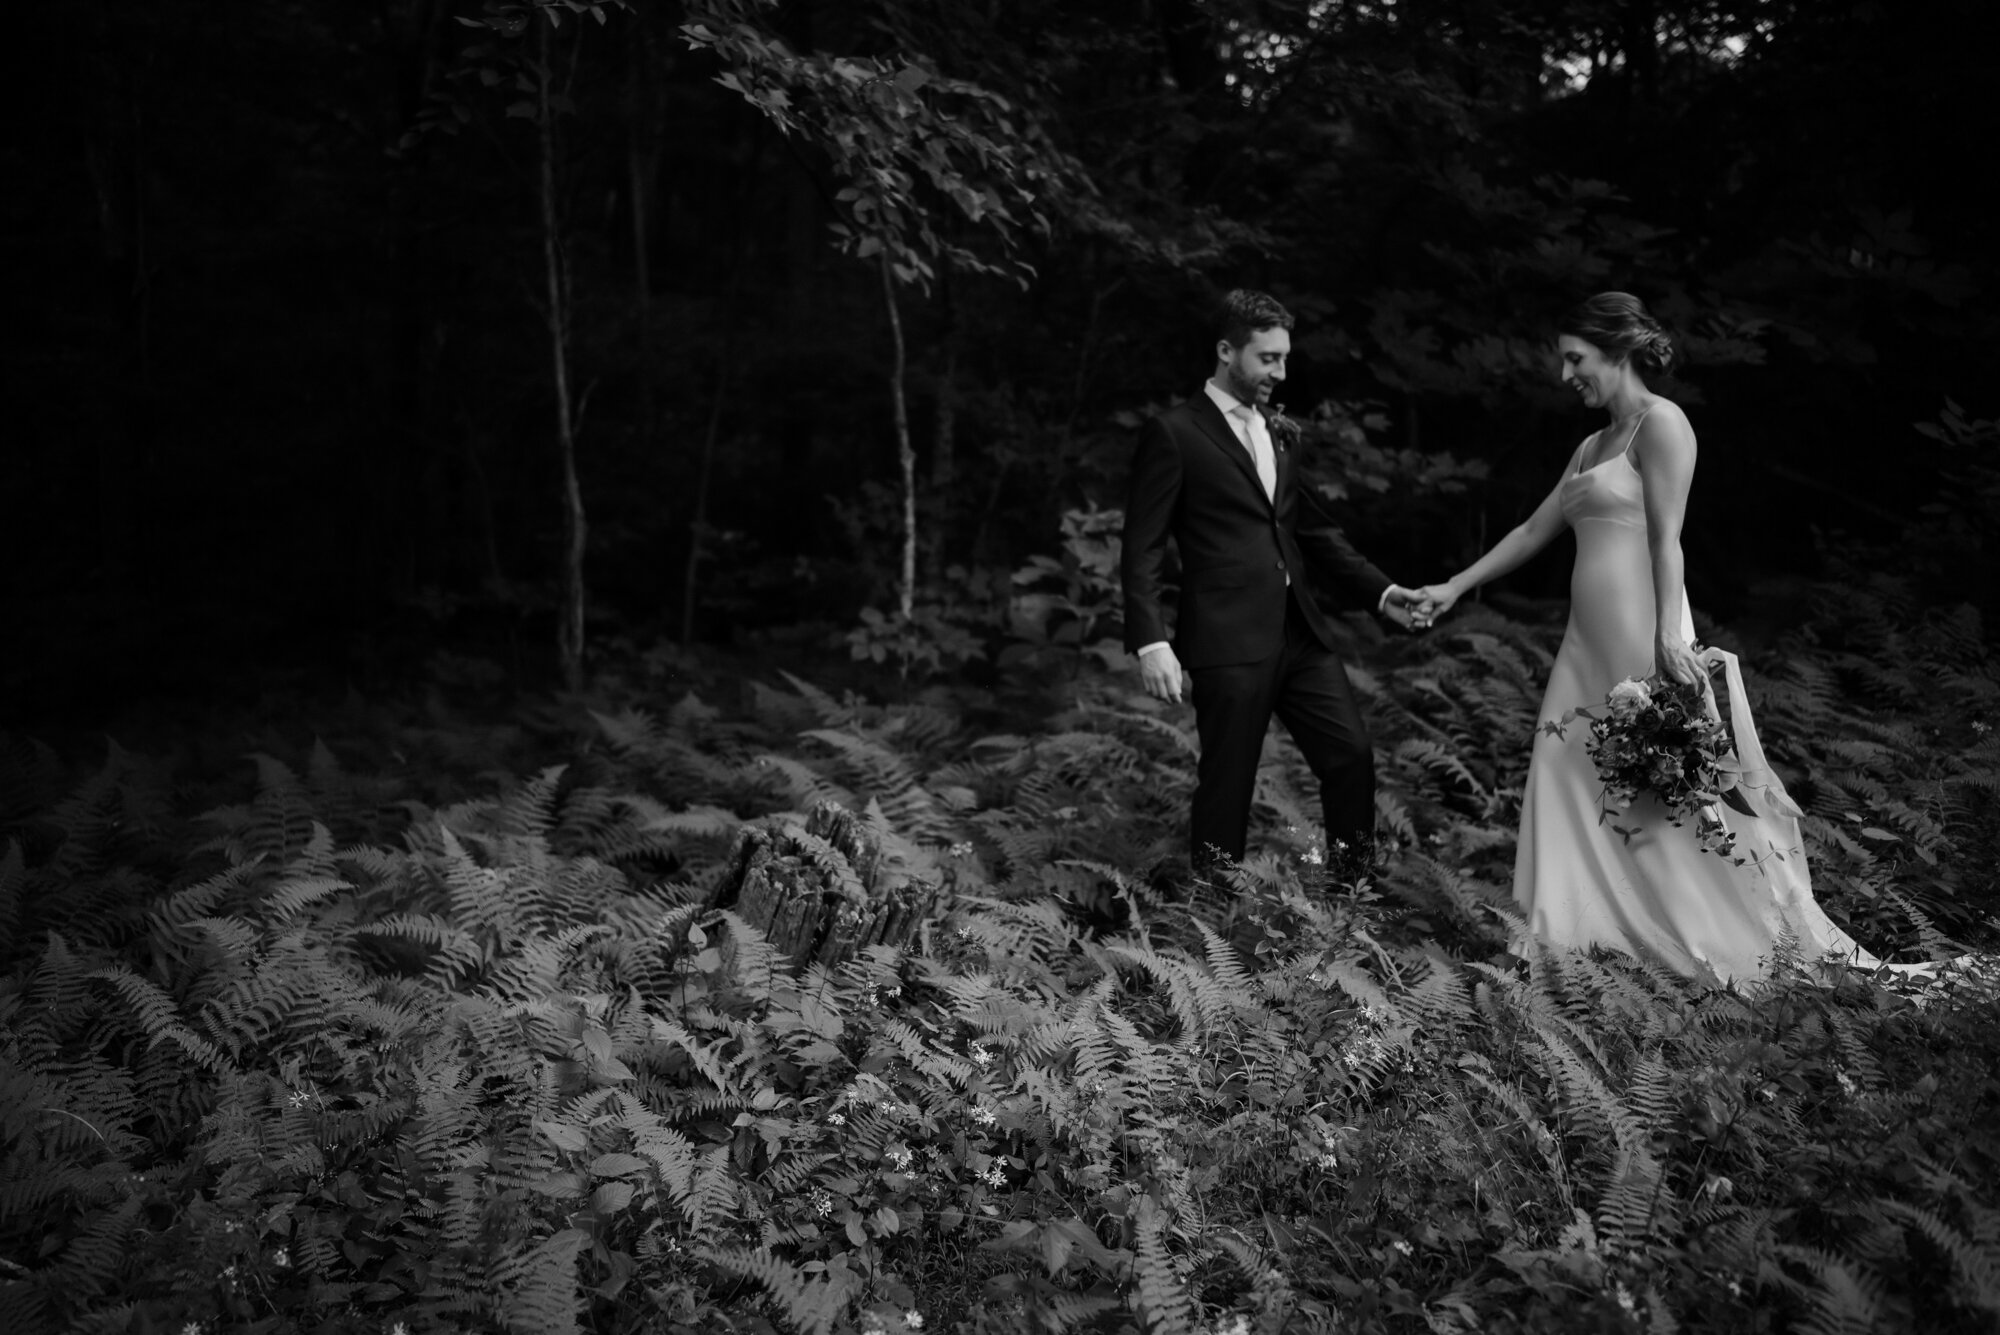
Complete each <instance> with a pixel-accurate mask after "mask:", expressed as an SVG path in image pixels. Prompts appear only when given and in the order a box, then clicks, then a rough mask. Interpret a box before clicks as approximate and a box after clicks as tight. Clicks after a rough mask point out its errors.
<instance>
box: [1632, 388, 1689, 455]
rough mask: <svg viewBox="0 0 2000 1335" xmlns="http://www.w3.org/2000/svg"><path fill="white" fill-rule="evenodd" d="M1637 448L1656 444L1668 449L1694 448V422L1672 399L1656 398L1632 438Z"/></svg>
mask: <svg viewBox="0 0 2000 1335" xmlns="http://www.w3.org/2000/svg"><path fill="white" fill-rule="evenodd" d="M1632 445H1633V447H1634V448H1635V449H1636V448H1638V447H1640V446H1641V445H1654V446H1656V447H1665V448H1667V449H1689V450H1691V449H1693V448H1694V423H1692V422H1690V421H1688V415H1687V414H1686V413H1685V412H1683V411H1682V410H1681V406H1680V405H1679V404H1678V403H1675V402H1674V401H1673V400H1672V399H1655V400H1654V401H1653V402H1652V404H1651V405H1650V406H1649V407H1648V408H1647V409H1646V417H1645V420H1644V421H1642V422H1640V423H1639V430H1638V431H1637V433H1635V434H1634V436H1633V438H1632Z"/></svg>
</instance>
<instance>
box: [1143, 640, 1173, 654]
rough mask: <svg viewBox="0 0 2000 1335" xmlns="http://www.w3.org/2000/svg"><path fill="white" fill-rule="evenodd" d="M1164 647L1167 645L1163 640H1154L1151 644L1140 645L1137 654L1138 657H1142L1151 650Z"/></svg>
mask: <svg viewBox="0 0 2000 1335" xmlns="http://www.w3.org/2000/svg"><path fill="white" fill-rule="evenodd" d="M1166 647H1167V642H1166V641H1165V640H1154V641H1153V642H1152V643H1151V644H1142V645H1140V646H1139V654H1138V656H1139V657H1140V658H1144V657H1145V656H1146V655H1147V654H1150V653H1152V652H1153V650H1155V649H1164V648H1166Z"/></svg>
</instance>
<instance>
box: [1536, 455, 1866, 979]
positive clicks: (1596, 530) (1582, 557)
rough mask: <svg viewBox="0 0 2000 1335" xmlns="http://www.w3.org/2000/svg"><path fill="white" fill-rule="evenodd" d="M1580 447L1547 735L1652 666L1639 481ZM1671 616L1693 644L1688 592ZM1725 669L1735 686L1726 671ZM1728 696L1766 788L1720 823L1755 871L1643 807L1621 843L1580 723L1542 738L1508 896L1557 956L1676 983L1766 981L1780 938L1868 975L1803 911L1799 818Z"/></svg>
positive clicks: (1817, 915)
mask: <svg viewBox="0 0 2000 1335" xmlns="http://www.w3.org/2000/svg"><path fill="white" fill-rule="evenodd" d="M1593 439H1594V438H1593ZM1589 446H1590V441H1589V440H1586V441H1585V442H1584V443H1583V444H1582V445H1580V446H1578V447H1577V452H1576V454H1575V456H1574V457H1572V458H1571V460H1570V463H1569V467H1568V469H1567V470H1566V471H1565V474H1564V477H1563V481H1562V483H1561V488H1562V490H1561V500H1562V512H1563V516H1564V518H1565V519H1567V520H1568V521H1569V524H1570V526H1571V527H1572V528H1573V529H1574V530H1575V531H1576V569H1575V572H1574V574H1573V575H1572V577H1571V580H1570V611H1569V629H1568V630H1567V631H1566V632H1565V634H1564V635H1563V641H1562V648H1561V649H1560V650H1559V651H1558V652H1557V654H1556V661H1555V668H1554V670H1553V671H1552V672H1551V673H1550V676H1549V687H1548V692H1547V694H1546V695H1544V696H1543V699H1542V712H1541V716H1540V717H1541V721H1542V722H1544V723H1548V722H1555V721H1558V720H1560V719H1561V718H1562V716H1563V714H1564V713H1565V712H1566V711H1567V710H1570V709H1572V708H1575V707H1576V706H1579V705H1588V706H1597V705H1602V704H1603V703H1604V697H1605V694H1606V693H1607V692H1608V691H1609V690H1610V689H1611V688H1612V686H1614V685H1616V684H1617V683H1618V682H1620V681H1622V680H1624V679H1625V678H1627V677H1643V676H1645V675H1646V674H1647V672H1649V671H1650V670H1651V668H1652V663H1653V624H1654V622H1653V575H1652V558H1651V555H1650V553H1649V552H1648V549H1647V546H1646V511H1645V504H1644V496H1645V483H1644V480H1643V479H1642V478H1641V476H1640V474H1639V471H1638V470H1637V469H1636V468H1635V467H1634V466H1633V464H1632V458H1631V451H1630V449H1629V448H1628V449H1627V450H1625V451H1624V452H1622V453H1620V454H1618V455H1615V456H1613V457H1612V458H1610V459H1607V460H1605V461H1603V462H1602V463H1600V464H1598V465H1597V466H1596V467H1594V468H1588V469H1586V468H1583V467H1582V463H1583V458H1584V455H1585V453H1586V451H1587V450H1588V448H1589ZM1680 619H1681V634H1683V635H1684V636H1686V637H1687V639H1688V642H1689V643H1690V644H1692V643H1693V642H1694V618H1693V616H1692V614H1691V612H1690V610H1689V608H1688V606H1687V602H1686V597H1685V595H1683V598H1682V605H1681V617H1680ZM1710 652H1711V653H1714V651H1710ZM1719 656H1721V657H1727V656H1726V655H1719ZM1729 666H1730V668H1731V671H1732V675H1733V673H1734V666H1735V665H1734V662H1733V660H1731V661H1730V663H1729ZM1733 684H1734V685H1735V687H1736V689H1733V690H1731V691H1730V692H1729V695H1730V704H1731V706H1732V711H1731V712H1732V718H1733V722H1734V724H1735V733H1736V741H1737V749H1738V752H1739V755H1740V756H1741V758H1742V760H1743V761H1744V763H1745V765H1746V767H1748V768H1750V769H1751V770H1752V771H1753V772H1754V773H1755V774H1756V778H1757V779H1758V780H1760V781H1762V782H1763V784H1764V786H1762V787H1760V788H1758V789H1755V790H1752V791H1750V792H1749V793H1748V794H1747V795H1748V796H1749V798H1750V804H1751V805H1752V806H1754V807H1755V808H1756V809H1757V811H1758V815H1757V816H1756V817H1755V818H1752V817H1749V816H1744V815H1741V814H1739V813H1738V812H1736V811H1733V810H1729V809H1728V808H1723V810H1722V813H1721V814H1722V816H1723V818H1724V819H1725V820H1726V821H1727V822H1728V825H1729V828H1730V829H1731V831H1733V832H1734V833H1735V835H1736V850H1737V853H1738V855H1739V856H1750V857H1753V858H1757V859H1760V860H1761V862H1760V865H1758V866H1754V867H1753V866H1739V865H1735V864H1734V863H1732V862H1731V861H1730V860H1728V859H1727V858H1724V857H1721V856H1718V855H1717V854H1714V853H1710V852H1705V851H1703V850H1702V849H1701V847H1700V846H1699V845H1698V844H1697V843H1696V840H1695V830H1694V825H1693V823H1692V822H1689V823H1687V824H1684V825H1680V826H1675V825H1672V824H1670V823H1669V822H1668V819H1667V813H1666V810H1665V808H1664V807H1662V806H1661V805H1660V803H1659V802H1658V801H1657V799H1654V798H1652V797H1650V796H1645V797H1641V798H1640V799H1639V801H1638V802H1637V803H1636V804H1634V805H1633V806H1632V807H1631V808H1629V809H1627V810H1626V812H1625V813H1624V814H1623V815H1622V816H1621V817H1619V818H1617V820H1616V823H1617V824H1619V825H1622V826H1624V827H1626V828H1627V829H1631V828H1634V827H1636V828H1637V830H1638V833H1636V834H1634V835H1633V836H1632V838H1631V840H1630V841H1629V842H1628V841H1627V840H1626V839H1625V838H1624V836H1622V835H1620V834H1619V833H1618V832H1617V831H1615V830H1614V829H1612V822H1611V821H1600V820H1599V814H1600V811H1601V805H1600V802H1599V795H1600V793H1601V792H1602V790H1603V784H1602V782H1601V781H1600V780H1599V779H1598V777H1597V769H1596V766H1595V765H1593V764H1592V763H1591V759H1590V756H1589V754H1588V753H1587V752H1586V751H1585V750H1584V743H1585V740H1586V739H1587V738H1588V737H1589V735H1590V731H1589V725H1588V724H1587V723H1586V722H1584V721H1583V720H1580V719H1579V720H1576V721H1574V722H1572V723H1571V724H1570V725H1569V727H1568V728H1567V729H1566V730H1565V731H1566V734H1567V735H1566V736H1563V737H1557V736H1552V735H1550V734H1548V733H1546V732H1541V731H1538V732H1537V733H1536V735H1535V743H1534V754H1533V758H1532V759H1531V760H1530V762H1529V766H1528V787H1527V794H1526V797H1525V799H1524V800H1523V802H1522V805H1521V842H1520V848H1519V851H1518V853H1517V854H1516V857H1515V863H1514V898H1515V900H1516V901H1517V902H1518V903H1519V904H1520V905H1521V907H1522V909H1523V910H1524V912H1525V913H1526V915H1527V919H1528V924H1529V926H1530V927H1531V928H1532V929H1533V930H1534V931H1535V932H1536V933H1537V934H1539V935H1541V936H1543V937H1546V938H1548V939H1549V940H1551V941H1556V942H1561V943H1563V944H1566V945H1575V946H1587V945H1605V946H1612V947H1615V948H1617V949H1620V950H1624V951H1627V952H1629V953H1631V954H1635V955H1650V956H1652V957H1653V958H1655V959H1658V960H1660V961H1662V962H1663V963H1665V964H1666V965H1668V966H1669V967H1671V968H1673V969H1675V970H1677V971H1679V972H1681V973H1685V974H1692V975H1707V974H1711V973H1712V974H1713V975H1715V976H1716V977H1718V978H1721V979H1724V980H1728V979H1735V978H1754V977H1757V976H1759V975H1761V974H1763V973H1765V972H1766V970H1767V966H1768V963H1769V961H1770V960H1771V958H1772V955H1773V952H1774V947H1775V946H1776V945H1777V942H1778V939H1779V937H1780V935H1781V934H1788V935H1789V936H1790V937H1792V938H1793V939H1794V940H1795V941H1796V943H1797V945H1796V948H1797V950H1798V953H1799V956H1800V957H1801V958H1802V959H1804V960H1806V961H1813V960H1817V959H1819V958H1822V957H1824V956H1826V955H1830V954H1837V955H1840V956H1842V957H1844V958H1846V959H1848V960H1849V961H1851V962H1852V963H1855V964H1858V965H1860V966H1862V967H1865V968H1873V967H1875V966H1876V964H1877V961H1876V960H1875V958H1874V957H1873V956H1871V955H1869V954H1867V952H1865V951H1863V950H1861V948H1860V947H1859V946H1857V945H1856V944H1855V942H1854V939H1853V938H1852V937H1850V936H1849V935H1848V934H1847V933H1845V932H1843V931H1842V930H1841V929H1840V928H1838V927H1836V926H1835V925H1834V924H1833V922H1832V921H1831V920H1829V919H1828V918H1827V916H1826V914H1825V912H1824V911H1823V910H1821V908H1820V906H1819V904H1818V903H1817V902H1816V901H1815V900H1814V899H1813V894H1812V878H1811V875H1810V873H1809V872H1808V871H1807V868H1806V860H1805V850H1804V845H1803V841H1802V840H1801V839H1800V837H1799V825H1798V821H1797V820H1796V819H1795V818H1794V816H1793V815H1790V814H1786V813H1787V812H1794V813H1795V812H1796V811H1797V808H1796V807H1794V806H1793V805H1792V803H1791V800H1790V798H1789V797H1786V796H1785V794H1784V788H1783V785H1782V784H1780V783H1779V782H1778V780H1777V777H1776V776H1775V775H1773V774H1770V773H1769V772H1768V769H1767V768H1766V767H1765V765H1764V761H1763V756H1762V752H1761V749H1759V748H1757V746H1756V741H1755V732H1754V730H1753V729H1751V727H1750V717H1749V711H1748V708H1747V706H1746V705H1745V704H1744V702H1743V692H1742V689H1741V685H1740V678H1737V679H1736V681H1735V682H1734V683H1733ZM1746 734H1748V735H1747V736H1746ZM1746 777H1747V776H1746ZM1774 854H1782V856H1781V857H1780V856H1776V855H1774Z"/></svg>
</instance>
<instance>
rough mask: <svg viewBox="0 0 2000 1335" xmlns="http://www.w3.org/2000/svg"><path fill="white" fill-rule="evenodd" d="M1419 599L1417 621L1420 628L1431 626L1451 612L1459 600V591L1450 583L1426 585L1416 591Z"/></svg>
mask: <svg viewBox="0 0 2000 1335" xmlns="http://www.w3.org/2000/svg"><path fill="white" fill-rule="evenodd" d="M1415 593H1416V598H1417V612H1416V619H1417V624H1418V625H1419V626H1429V625H1431V624H1432V623H1434V622H1435V621H1437V619H1438V618H1439V617H1442V616H1443V615H1444V614H1445V613H1447V612H1449V611H1451V609H1452V608H1453V607H1454V606H1456V605H1457V603H1458V600H1459V596H1460V595H1459V591H1458V589H1456V588H1455V587H1453V586H1452V585H1451V583H1450V582H1449V581H1447V582H1446V583H1443V584H1426V585H1424V587H1423V588H1421V589H1417V590H1416V591H1415Z"/></svg>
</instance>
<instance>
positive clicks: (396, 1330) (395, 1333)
mask: <svg viewBox="0 0 2000 1335" xmlns="http://www.w3.org/2000/svg"><path fill="white" fill-rule="evenodd" d="M389 1335H410V1328H409V1327H408V1326H406V1325H404V1324H403V1323H402V1322H400V1321H398V1322H397V1323H396V1324H395V1325H393V1326H391V1327H389Z"/></svg>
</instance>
